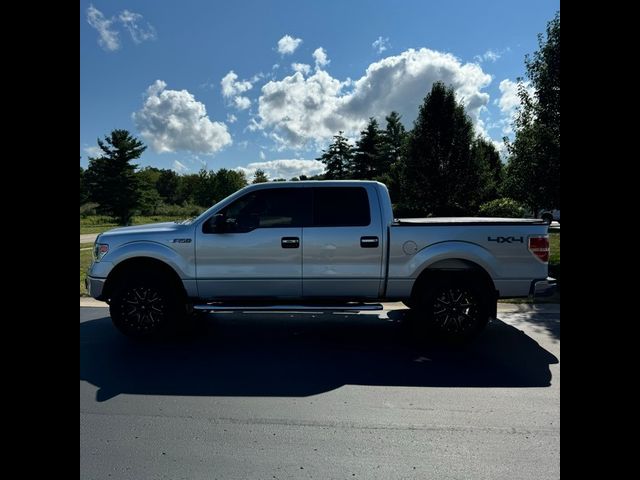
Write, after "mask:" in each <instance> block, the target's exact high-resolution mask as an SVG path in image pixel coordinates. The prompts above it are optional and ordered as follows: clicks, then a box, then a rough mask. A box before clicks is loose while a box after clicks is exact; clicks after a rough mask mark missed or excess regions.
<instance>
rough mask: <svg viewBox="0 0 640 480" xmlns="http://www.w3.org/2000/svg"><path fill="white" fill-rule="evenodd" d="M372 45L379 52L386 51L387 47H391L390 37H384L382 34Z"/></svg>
mask: <svg viewBox="0 0 640 480" xmlns="http://www.w3.org/2000/svg"><path fill="white" fill-rule="evenodd" d="M371 46H372V47H373V49H374V50H375V51H376V52H378V53H382V52H384V51H385V50H386V49H387V48H389V37H385V38H382V37H381V36H380V37H378V39H377V40H376V41H374V42H373V43H372V44H371Z"/></svg>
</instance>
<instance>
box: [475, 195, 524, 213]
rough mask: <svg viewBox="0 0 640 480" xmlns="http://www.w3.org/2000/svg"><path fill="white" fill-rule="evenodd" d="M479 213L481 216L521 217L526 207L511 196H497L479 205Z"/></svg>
mask: <svg viewBox="0 0 640 480" xmlns="http://www.w3.org/2000/svg"><path fill="white" fill-rule="evenodd" d="M479 214H480V215H481V216H483V217H507V218H523V217H525V216H526V209H525V208H524V206H523V205H522V204H520V203H519V202H516V201H515V200H513V199H511V198H497V199H495V200H491V201H490V202H486V203H483V204H482V205H480V209H479Z"/></svg>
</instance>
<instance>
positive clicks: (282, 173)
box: [236, 159, 324, 180]
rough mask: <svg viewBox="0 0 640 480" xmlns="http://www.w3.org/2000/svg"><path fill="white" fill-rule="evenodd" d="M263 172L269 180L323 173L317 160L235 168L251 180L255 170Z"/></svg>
mask: <svg viewBox="0 0 640 480" xmlns="http://www.w3.org/2000/svg"><path fill="white" fill-rule="evenodd" d="M258 169H260V170H263V171H264V172H265V173H266V174H267V176H268V177H269V178H270V179H275V178H286V179H287V180H289V179H290V178H293V177H299V176H300V175H306V176H308V177H310V176H313V175H319V174H321V173H322V172H324V164H323V163H322V162H320V161H318V160H302V159H291V160H289V159H282V160H269V161H267V162H253V163H250V164H249V165H247V166H245V167H236V170H237V171H239V172H244V174H245V175H246V176H247V178H248V179H251V178H252V177H253V175H254V173H255V172H256V170H258Z"/></svg>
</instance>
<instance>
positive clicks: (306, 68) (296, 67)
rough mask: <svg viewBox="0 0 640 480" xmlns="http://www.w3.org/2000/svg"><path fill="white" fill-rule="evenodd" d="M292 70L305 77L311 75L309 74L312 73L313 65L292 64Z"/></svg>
mask: <svg viewBox="0 0 640 480" xmlns="http://www.w3.org/2000/svg"><path fill="white" fill-rule="evenodd" d="M291 68H292V69H293V71H294V72H300V73H302V74H303V75H309V72H310V71H311V65H308V64H306V63H292V64H291Z"/></svg>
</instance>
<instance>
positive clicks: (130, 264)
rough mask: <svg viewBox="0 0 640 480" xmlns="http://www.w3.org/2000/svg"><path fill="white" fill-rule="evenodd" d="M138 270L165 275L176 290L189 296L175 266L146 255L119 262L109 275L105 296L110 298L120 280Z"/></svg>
mask: <svg viewBox="0 0 640 480" xmlns="http://www.w3.org/2000/svg"><path fill="white" fill-rule="evenodd" d="M138 272H144V273H145V274H149V275H152V276H154V277H156V278H158V276H165V277H166V278H167V280H168V281H169V282H170V283H171V286H172V287H173V288H175V289H176V290H175V291H176V292H178V293H179V294H181V295H184V296H185V297H186V296H187V292H186V290H185V288H184V284H183V283H182V279H181V278H180V276H179V275H178V273H177V272H176V271H175V270H174V269H173V267H171V266H170V265H168V264H167V263H165V262H163V261H162V260H158V259H157V258H153V257H144V256H141V257H133V258H128V259H126V260H123V261H122V262H120V263H118V264H117V265H116V266H115V267H114V268H113V269H112V270H111V272H110V273H109V275H108V276H107V280H106V282H105V285H104V293H103V296H104V297H105V298H106V299H109V298H110V297H111V296H112V295H113V293H114V290H115V288H116V287H117V286H118V285H119V284H120V281H122V280H123V279H124V278H126V277H127V276H129V275H133V274H134V273H138Z"/></svg>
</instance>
